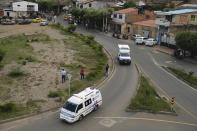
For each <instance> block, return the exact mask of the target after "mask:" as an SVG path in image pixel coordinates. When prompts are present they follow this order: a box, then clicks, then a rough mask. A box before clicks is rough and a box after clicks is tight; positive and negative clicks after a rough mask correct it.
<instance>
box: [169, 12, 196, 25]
mask: <svg viewBox="0 0 197 131" xmlns="http://www.w3.org/2000/svg"><path fill="white" fill-rule="evenodd" d="M192 16H195V18H192ZM173 24H175V25H187V24H195V25H197V12H194V13H188V14H180V15H175V16H174V17H173V20H172V25H173Z"/></svg>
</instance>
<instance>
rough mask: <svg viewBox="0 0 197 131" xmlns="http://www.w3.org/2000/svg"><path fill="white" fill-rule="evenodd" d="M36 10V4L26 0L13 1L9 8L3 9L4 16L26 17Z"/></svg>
mask: <svg viewBox="0 0 197 131" xmlns="http://www.w3.org/2000/svg"><path fill="white" fill-rule="evenodd" d="M36 12H38V4H37V3H33V2H27V1H20V2H13V3H12V4H11V5H10V7H9V8H5V9H4V16H10V17H23V16H25V17H28V16H30V15H32V14H34V13H36Z"/></svg>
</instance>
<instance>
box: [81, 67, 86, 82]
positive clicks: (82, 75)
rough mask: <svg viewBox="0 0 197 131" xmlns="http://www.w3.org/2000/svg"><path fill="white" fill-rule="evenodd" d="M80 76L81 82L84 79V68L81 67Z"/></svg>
mask: <svg viewBox="0 0 197 131" xmlns="http://www.w3.org/2000/svg"><path fill="white" fill-rule="evenodd" d="M80 76H81V80H82V79H84V78H85V71H84V67H81V69H80Z"/></svg>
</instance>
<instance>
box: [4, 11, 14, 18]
mask: <svg viewBox="0 0 197 131" xmlns="http://www.w3.org/2000/svg"><path fill="white" fill-rule="evenodd" d="M3 14H4V16H8V14H9V17H13V18H15V17H16V13H15V12H13V11H10V10H4V11H3Z"/></svg>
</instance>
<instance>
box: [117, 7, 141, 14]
mask: <svg viewBox="0 0 197 131" xmlns="http://www.w3.org/2000/svg"><path fill="white" fill-rule="evenodd" d="M137 11H138V10H137V9H136V8H127V9H123V10H119V11H116V13H120V14H127V13H131V12H137Z"/></svg>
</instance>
